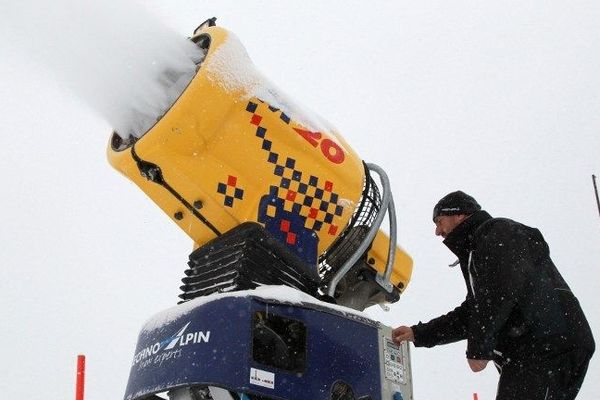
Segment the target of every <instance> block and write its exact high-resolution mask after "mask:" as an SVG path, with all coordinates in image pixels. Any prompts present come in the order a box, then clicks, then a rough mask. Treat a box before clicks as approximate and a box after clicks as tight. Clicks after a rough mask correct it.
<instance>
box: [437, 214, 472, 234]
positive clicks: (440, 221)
mask: <svg viewBox="0 0 600 400" xmlns="http://www.w3.org/2000/svg"><path fill="white" fill-rule="evenodd" d="M465 219H467V216H466V215H463V214H461V215H440V216H437V217H435V235H436V236H441V237H443V238H444V239H445V238H446V236H448V234H449V233H450V232H452V231H453V230H454V228H456V227H457V226H458V225H459V224H460V223H461V222H463V221H464V220H465Z"/></svg>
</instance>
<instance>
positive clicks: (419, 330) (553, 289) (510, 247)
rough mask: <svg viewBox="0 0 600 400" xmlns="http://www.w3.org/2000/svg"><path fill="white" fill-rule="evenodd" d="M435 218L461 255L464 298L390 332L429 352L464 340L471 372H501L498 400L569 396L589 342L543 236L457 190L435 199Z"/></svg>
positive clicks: (574, 389)
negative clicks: (439, 313)
mask: <svg viewBox="0 0 600 400" xmlns="http://www.w3.org/2000/svg"><path fill="white" fill-rule="evenodd" d="M433 221H434V222H435V224H436V230H435V233H436V235H438V236H442V237H443V238H444V244H445V245H446V246H448V248H449V249H450V250H451V251H452V252H453V253H454V254H456V256H457V257H458V260H459V262H460V269H461V271H462V274H463V277H464V280H465V283H466V286H467V296H466V299H465V301H463V303H462V304H461V305H460V306H458V307H456V308H455V309H454V310H453V311H450V312H449V313H448V314H445V315H442V316H441V317H438V318H435V319H433V320H431V321H429V322H427V323H422V322H419V323H418V324H417V325H414V326H411V327H407V326H400V327H398V328H396V329H394V331H393V333H392V337H393V339H394V341H395V342H397V343H401V342H403V341H405V340H409V341H413V342H414V345H415V346H417V347H420V346H424V347H433V346H437V345H440V344H447V343H453V342H457V341H459V340H465V339H466V340H467V361H468V363H469V366H470V367H471V369H472V370H473V371H474V372H479V371H481V370H483V369H484V368H485V367H486V365H487V364H488V362H489V361H490V360H493V361H494V363H495V364H496V367H497V368H498V370H499V371H500V381H499V383H498V393H497V397H496V399H497V400H508V399H515V400H516V399H518V400H523V399H532V400H535V399H540V400H550V399H553V400H555V399H561V400H567V399H574V398H575V397H576V396H577V393H578V391H579V388H580V387H581V384H582V382H583V379H584V377H585V373H586V371H587V367H588V364H589V361H590V358H591V357H592V354H593V353H594V350H595V343H594V338H593V336H592V332H591V329H590V327H589V325H588V322H587V320H586V318H585V316H584V314H583V311H582V310H581V307H580V305H579V302H578V300H577V298H576V297H575V296H574V295H573V293H572V292H571V290H570V289H569V286H568V285H567V284H566V282H565V281H564V279H563V278H562V276H561V275H560V273H559V272H558V270H557V269H556V266H555V265H554V264H553V262H552V260H551V259H550V255H549V249H548V244H547V243H546V242H545V240H544V238H543V237H542V234H541V233H540V231H539V230H537V229H535V228H530V227H528V226H525V225H523V224H520V223H518V222H515V221H513V220H510V219H507V218H492V217H491V216H490V215H489V214H488V213H487V212H485V211H483V210H481V207H480V206H479V204H478V203H477V201H476V200H475V199H474V198H473V197H471V196H469V195H467V194H466V193H463V192H461V191H457V192H452V193H450V194H448V195H446V196H445V197H444V198H442V199H441V200H440V201H439V202H438V204H437V205H436V206H435V208H434V210H433Z"/></svg>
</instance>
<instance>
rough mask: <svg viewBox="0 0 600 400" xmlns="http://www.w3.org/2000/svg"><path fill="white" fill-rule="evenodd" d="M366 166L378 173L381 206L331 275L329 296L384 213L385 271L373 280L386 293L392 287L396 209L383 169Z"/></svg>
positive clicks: (374, 232) (370, 238) (372, 236)
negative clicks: (386, 223) (387, 232)
mask: <svg viewBox="0 0 600 400" xmlns="http://www.w3.org/2000/svg"><path fill="white" fill-rule="evenodd" d="M366 165H367V168H368V169H369V171H373V172H375V173H377V175H379V180H380V181H381V187H382V196H381V207H380V209H379V213H378V214H377V216H376V217H375V220H374V221H373V225H371V228H370V229H369V231H368V232H367V235H366V236H365V238H364V239H363V241H362V243H361V244H360V246H359V247H358V248H357V249H356V251H355V252H354V254H353V255H352V256H351V257H350V258H349V259H348V260H347V261H346V262H345V263H344V265H343V266H342V267H341V268H340V270H339V271H338V272H337V273H336V274H335V275H334V276H333V278H332V279H331V282H330V283H329V288H328V290H327V294H328V295H329V296H331V297H333V296H334V294H335V289H336V287H337V285H338V284H339V283H340V281H341V280H342V278H343V277H344V275H346V274H347V273H348V272H349V271H350V269H351V268H352V267H353V266H354V264H356V262H357V261H358V260H359V259H360V257H362V255H363V254H364V253H365V252H366V251H367V249H368V248H369V246H370V245H371V243H372V242H373V240H374V239H375V235H377V232H378V231H379V227H380V226H381V223H382V222H383V219H384V218H385V215H386V214H388V216H389V224H390V241H389V248H388V258H387V263H386V267H385V272H384V274H383V275H380V274H379V273H378V274H377V276H376V277H375V281H376V282H377V283H378V284H379V285H380V286H381V287H382V288H384V289H385V290H386V291H387V292H388V293H391V292H392V290H393V289H394V287H393V285H392V283H391V282H390V277H391V275H392V269H393V266H394V259H395V257H396V237H397V226H396V223H397V221H396V209H395V207H394V199H393V196H392V190H391V186H390V180H389V179H388V176H387V174H386V173H385V171H384V170H383V169H382V168H381V167H379V166H378V165H376V164H370V163H367V164H366Z"/></svg>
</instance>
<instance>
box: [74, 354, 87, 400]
mask: <svg viewBox="0 0 600 400" xmlns="http://www.w3.org/2000/svg"><path fill="white" fill-rule="evenodd" d="M84 386H85V356H84V355H81V354H80V355H78V356H77V381H76V383H75V400H83V389H84Z"/></svg>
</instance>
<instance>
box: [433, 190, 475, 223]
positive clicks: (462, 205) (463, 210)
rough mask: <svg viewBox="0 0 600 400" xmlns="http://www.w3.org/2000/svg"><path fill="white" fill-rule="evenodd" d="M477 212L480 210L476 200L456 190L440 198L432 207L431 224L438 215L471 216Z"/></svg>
mask: <svg viewBox="0 0 600 400" xmlns="http://www.w3.org/2000/svg"><path fill="white" fill-rule="evenodd" d="M479 210H481V206H480V205H479V204H478V203H477V200H475V199H474V198H473V197H471V196H469V195H468V194H466V193H465V192H461V191H460V190H457V191H456V192H452V193H448V194H447V195H445V196H444V197H442V199H441V200H440V201H438V203H437V204H436V205H435V207H433V222H435V218H436V217H438V216H440V215H459V214H465V215H471V214H473V213H474V212H475V211H479Z"/></svg>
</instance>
